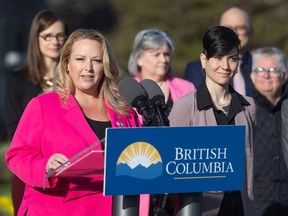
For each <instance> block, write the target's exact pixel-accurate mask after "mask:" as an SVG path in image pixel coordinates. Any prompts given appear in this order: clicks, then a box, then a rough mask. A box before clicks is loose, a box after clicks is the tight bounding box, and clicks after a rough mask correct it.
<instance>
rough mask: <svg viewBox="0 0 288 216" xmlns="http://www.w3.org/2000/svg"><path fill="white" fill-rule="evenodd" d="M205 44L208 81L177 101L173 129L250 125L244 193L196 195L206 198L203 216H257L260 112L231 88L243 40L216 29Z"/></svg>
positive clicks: (203, 56) (203, 57)
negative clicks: (256, 135)
mask: <svg viewBox="0 0 288 216" xmlns="http://www.w3.org/2000/svg"><path fill="white" fill-rule="evenodd" d="M202 42H203V52H202V53H201V54H200V61H201V65H202V70H203V72H204V73H205V80H204V81H203V82H202V83H201V84H200V86H199V87H198V88H197V89H196V90H195V91H192V92H191V93H189V94H186V95H185V96H184V97H182V98H180V99H178V100H176V101H175V103H174V105H173V108H172V110H171V113H170V116H169V120H170V125H171V126H216V125H246V144H245V145H246V146H245V147H246V149H245V152H246V161H245V164H246V166H245V175H244V176H245V179H244V189H243V190H242V191H226V192H225V191H219V192H209V193H207V192H205V193H203V194H202V193H195V194H194V195H195V196H197V197H201V196H203V202H202V211H203V215H206V216H208V215H219V216H231V215H233V216H243V215H245V216H250V215H251V216H254V215H255V214H254V204H253V148H252V146H253V142H252V141H253V126H254V121H255V113H256V108H255V103H254V101H253V99H252V98H250V97H248V96H244V95H241V94H239V93H238V92H236V91H235V90H234V89H233V87H232V86H231V85H230V82H231V80H232V79H233V77H234V76H235V74H236V73H237V67H238V64H239V56H238V55H239V46H240V40H239V38H238V36H237V34H236V33H235V32H234V31H233V30H232V29H230V28H228V27H224V26H216V27H214V28H211V29H209V30H208V31H207V32H206V33H205V35H204V37H203V41H202ZM223 136H225V134H223ZM191 139H193V137H191ZM235 139H237V138H235ZM232 143H233V142H232ZM180 196H181V194H180Z"/></svg>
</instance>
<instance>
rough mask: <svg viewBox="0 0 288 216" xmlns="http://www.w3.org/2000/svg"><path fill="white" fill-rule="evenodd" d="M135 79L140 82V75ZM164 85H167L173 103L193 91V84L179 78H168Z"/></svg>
mask: <svg viewBox="0 0 288 216" xmlns="http://www.w3.org/2000/svg"><path fill="white" fill-rule="evenodd" d="M135 79H136V80H137V81H138V82H140V81H141V78H140V75H138V76H136V77H135ZM166 84H167V85H168V88H169V91H170V94H171V98H172V101H173V102H174V101H175V100H176V99H177V98H179V97H182V96H183V95H185V94H187V93H188V92H190V91H193V90H194V89H195V86H194V84H193V83H191V82H189V81H187V80H184V79H182V78H179V77H168V78H167V79H166Z"/></svg>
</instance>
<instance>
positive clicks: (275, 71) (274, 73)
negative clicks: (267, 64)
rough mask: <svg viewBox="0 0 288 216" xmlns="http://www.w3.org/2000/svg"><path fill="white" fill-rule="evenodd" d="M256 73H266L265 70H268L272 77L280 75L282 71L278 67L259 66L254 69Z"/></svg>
mask: <svg viewBox="0 0 288 216" xmlns="http://www.w3.org/2000/svg"><path fill="white" fill-rule="evenodd" d="M253 71H254V72H255V73H256V74H264V72H268V73H269V75H270V76H271V77H279V76H280V73H281V71H280V70H279V69H277V68H274V67H271V68H269V69H266V68H263V67H258V68H255V69H254V70H253Z"/></svg>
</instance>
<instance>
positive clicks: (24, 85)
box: [4, 70, 42, 138]
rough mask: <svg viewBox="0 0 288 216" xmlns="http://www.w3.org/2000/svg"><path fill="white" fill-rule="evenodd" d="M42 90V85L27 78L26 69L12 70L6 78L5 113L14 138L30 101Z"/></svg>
mask: <svg viewBox="0 0 288 216" xmlns="http://www.w3.org/2000/svg"><path fill="white" fill-rule="evenodd" d="M41 92H42V89H41V87H39V86H37V85H35V84H33V83H32V82H31V81H30V80H29V79H27V77H26V75H25V72H24V70H17V71H15V72H10V73H9V74H8V75H7V79H6V89H5V103H4V107H5V113H6V126H7V129H8V133H9V136H10V137H11V138H12V137H13V135H14V133H15V130H16V128H17V125H18V123H19V120H20V118H21V115H22V113H23V112H24V109H25V107H26V105H27V104H28V102H29V101H30V100H31V99H32V98H33V97H35V96H37V95H39V94H40V93H41Z"/></svg>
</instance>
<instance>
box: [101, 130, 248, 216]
mask: <svg viewBox="0 0 288 216" xmlns="http://www.w3.org/2000/svg"><path fill="white" fill-rule="evenodd" d="M245 131H246V127H245V126H244V125H241V126H235V125H234V126H229V125H225V126H197V127H196V126H194V127H191V126H187V127H165V126H163V127H143V128H108V129H106V141H105V175H104V194H105V195H111V196H117V195H124V196H128V195H139V194H174V195H175V196H177V198H178V206H177V209H176V212H174V214H175V215H177V216H188V215H189V216H190V215H195V216H198V215H199V216H200V215H201V214H202V192H212V193H213V192H215V193H218V192H220V191H233V190H242V189H243V188H244V164H245V162H244V159H245V133H246V132H245ZM116 183H117V184H116Z"/></svg>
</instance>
